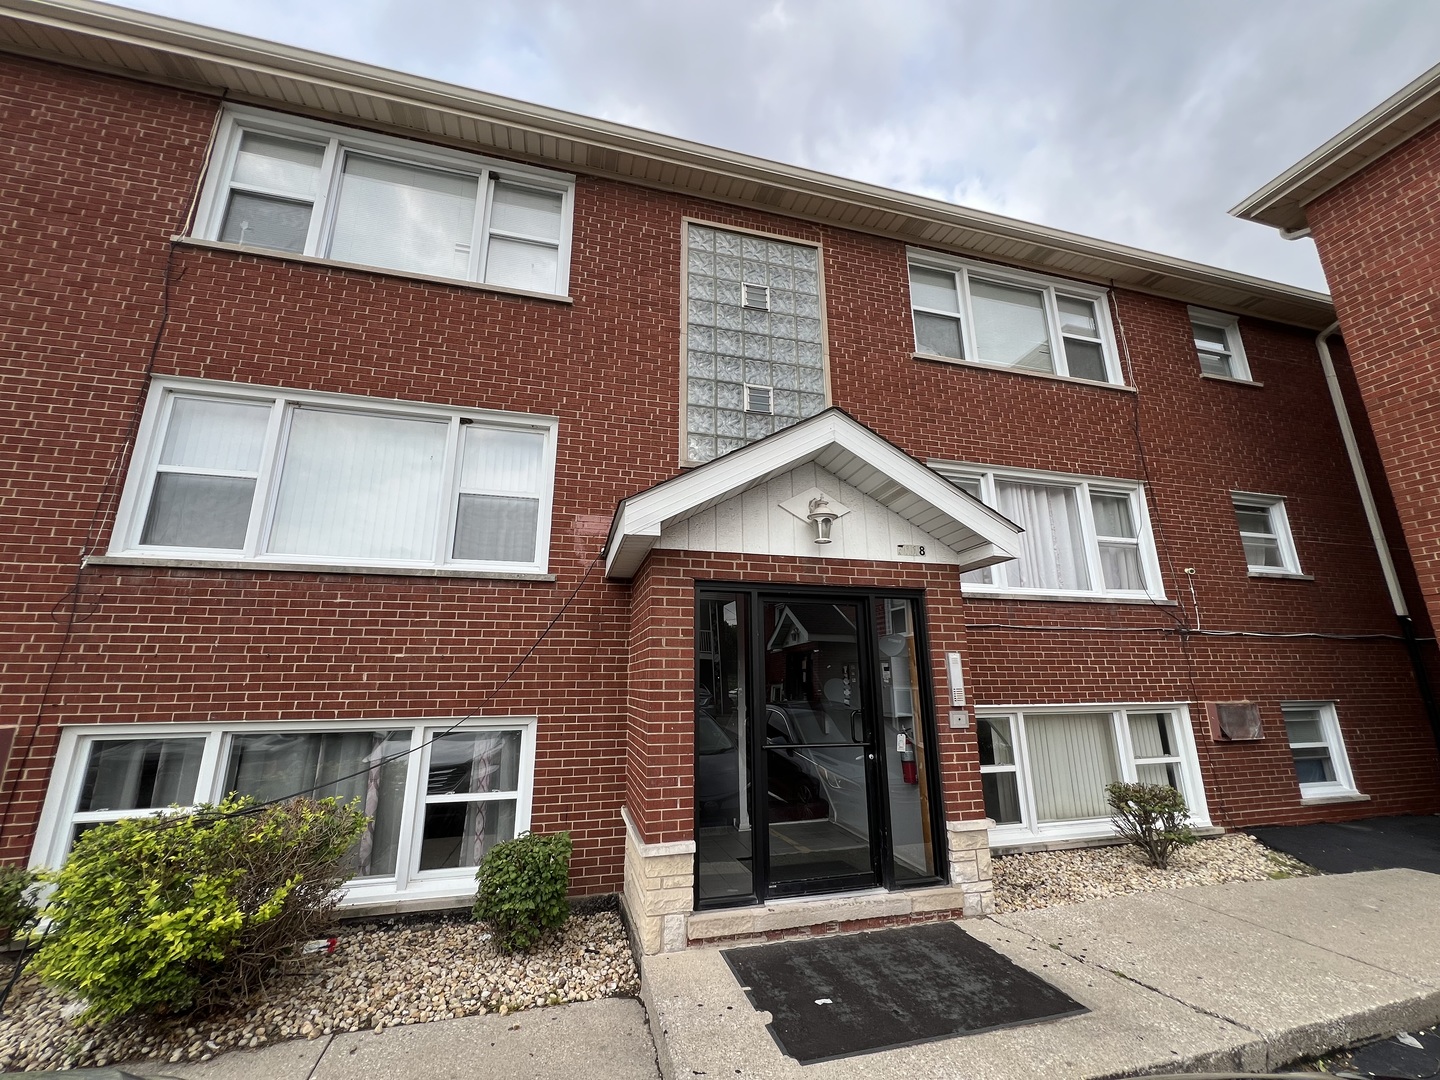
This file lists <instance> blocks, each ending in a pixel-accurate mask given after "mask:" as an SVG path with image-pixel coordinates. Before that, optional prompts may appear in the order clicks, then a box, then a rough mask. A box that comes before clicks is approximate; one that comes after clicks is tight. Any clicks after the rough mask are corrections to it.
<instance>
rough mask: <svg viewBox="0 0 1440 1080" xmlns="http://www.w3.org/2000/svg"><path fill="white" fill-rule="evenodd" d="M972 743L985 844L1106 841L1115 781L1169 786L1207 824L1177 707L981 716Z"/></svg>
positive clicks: (1183, 715)
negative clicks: (987, 833)
mask: <svg viewBox="0 0 1440 1080" xmlns="http://www.w3.org/2000/svg"><path fill="white" fill-rule="evenodd" d="M976 736H977V740H978V743H979V749H980V783H981V789H982V791H983V792H984V796H985V813H986V816H987V817H989V818H990V819H991V820H992V821H994V822H995V825H994V827H993V828H992V829H991V843H992V844H993V845H999V846H1004V845H1006V844H1019V843H1026V842H1031V841H1035V840H1046V839H1081V838H1086V837H1101V836H1109V835H1112V834H1113V833H1114V827H1113V826H1112V825H1111V823H1110V808H1109V805H1108V804H1107V802H1106V793H1105V788H1106V786H1107V785H1109V784H1112V783H1115V782H1116V781H1127V782H1130V783H1137V782H1138V783H1146V784H1164V785H1167V786H1169V787H1173V788H1175V789H1176V790H1177V791H1179V792H1180V794H1181V795H1183V796H1184V797H1185V801H1186V803H1187V805H1188V806H1189V808H1190V817H1191V821H1192V823H1195V824H1198V825H1207V824H1208V823H1209V819H1208V817H1207V810H1206V806H1205V793H1204V790H1203V788H1202V786H1201V781H1200V773H1199V766H1198V762H1197V759H1196V754H1195V743H1194V738H1193V736H1192V735H1191V732H1190V722H1189V716H1188V712H1187V710H1186V709H1185V707H1184V706H1179V705H1175V706H1157V705H1138V706H1074V707H1070V708H1024V707H1021V708H1014V709H998V710H994V711H990V710H983V711H978V715H977V717H976Z"/></svg>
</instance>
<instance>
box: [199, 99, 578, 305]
mask: <svg viewBox="0 0 1440 1080" xmlns="http://www.w3.org/2000/svg"><path fill="white" fill-rule="evenodd" d="M247 131H252V132H255V133H257V134H263V135H277V136H281V137H284V138H289V139H295V140H299V141H303V142H308V143H311V144H314V145H316V146H319V145H320V144H323V149H324V157H323V160H322V162H321V165H320V175H319V179H318V182H317V190H316V194H315V203H314V209H313V210H312V211H311V215H310V231H309V233H308V235H307V237H306V240H305V248H304V251H303V252H298V253H297V252H286V251H276V250H274V249H271V248H261V247H243V250H250V251H263V252H266V253H267V254H271V255H276V256H279V257H281V258H287V257H290V258H293V257H297V256H298V257H303V258H306V259H319V260H321V261H324V262H331V263H334V264H335V265H337V266H350V265H358V264H352V263H346V262H341V261H339V260H336V259H331V258H330V257H329V255H328V254H327V253H328V251H329V246H330V237H331V233H332V232H333V229H334V223H335V212H336V209H337V207H338V201H339V200H338V193H339V190H340V180H341V178H342V174H343V169H344V160H345V154H346V153H347V152H349V151H358V152H360V153H363V154H366V155H368V156H375V157H382V158H386V159H389V160H391V161H394V162H397V163H399V164H404V165H420V166H427V167H431V168H438V169H444V170H447V171H450V172H458V173H463V174H465V175H467V176H471V177H474V178H475V179H476V180H477V182H478V185H479V188H478V190H479V193H480V194H479V198H478V200H477V203H476V208H475V230H474V233H473V238H472V242H471V250H470V270H469V273H468V274H467V276H466V277H464V278H453V279H452V278H445V277H439V276H437V275H432V274H424V273H416V272H414V271H410V270H405V269H402V268H396V267H387V266H380V265H366V266H365V268H366V269H371V270H379V271H381V272H384V273H387V274H395V275H398V276H400V277H414V278H421V279H426V278H433V279H436V280H455V281H463V282H466V283H470V284H474V285H483V286H485V287H487V288H493V289H497V290H501V291H507V292H518V293H521V294H528V295H534V296H558V297H562V298H564V297H567V296H568V293H569V282H570V254H571V242H572V235H573V224H574V217H575V177H574V176H573V175H571V174H568V173H558V172H551V171H550V170H548V169H537V168H533V167H531V166H528V165H517V164H514V163H511V162H502V161H495V160H493V159H490V158H485V157H480V156H479V155H476V154H470V153H465V152H463V151H460V150H450V149H447V148H445V147H441V146H433V145H428V144H425V143H420V142H415V141H414V140H411V139H400V138H395V137H392V136H388V135H377V134H374V133H372V132H367V131H359V130H356V129H355V128H348V127H341V126H339V125H336V124H327V123H323V122H321V121H319V120H307V119H303V118H301V117H295V116H287V115H285V114H283V113H276V112H271V111H269V110H266V109H256V108H249V107H246V106H240V105H231V106H227V107H226V109H225V113H224V116H223V117H222V119H221V122H220V127H219V130H218V132H217V134H216V140H215V148H214V153H213V154H212V155H211V160H210V166H209V169H208V171H207V172H206V175H205V182H204V185H203V187H202V189H201V193H200V200H199V202H198V204H197V207H196V213H195V222H194V227H193V230H192V235H193V236H195V237H196V238H197V239H200V240H206V241H209V242H211V243H217V244H219V243H224V244H225V245H226V246H227V247H229V246H232V245H230V244H229V243H228V242H226V241H222V240H221V239H220V232H221V228H222V227H223V224H224V218H225V211H226V208H227V207H228V205H229V194H230V187H231V174H232V173H233V172H234V166H235V158H236V154H237V153H238V152H239V149H240V141H241V139H242V138H243V137H244V135H245V132H247ZM497 180H498V181H501V182H509V183H513V184H516V185H517V186H520V187H528V188H533V189H535V190H539V191H546V192H550V193H552V194H558V195H560V196H561V205H560V242H559V245H558V251H557V264H556V269H555V286H556V288H555V292H553V293H543V292H541V293H537V292H533V291H532V290H528V289H522V288H518V287H516V286H512V285H504V284H491V283H489V282H487V281H486V280H485V267H484V260H485V258H486V254H487V252H488V250H489V243H488V240H489V236H490V208H491V202H492V197H493V194H494V190H495V182H496V181H497ZM499 235H508V234H499ZM233 246H235V247H237V248H242V245H238V244H237V245H233Z"/></svg>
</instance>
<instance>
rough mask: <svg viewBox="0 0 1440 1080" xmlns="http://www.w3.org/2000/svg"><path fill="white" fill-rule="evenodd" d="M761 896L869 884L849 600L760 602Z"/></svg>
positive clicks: (872, 876)
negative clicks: (762, 722) (764, 866)
mask: <svg viewBox="0 0 1440 1080" xmlns="http://www.w3.org/2000/svg"><path fill="white" fill-rule="evenodd" d="M762 607H763V618H762V620H761V628H762V633H763V635H764V640H765V651H764V665H765V666H764V670H765V699H766V705H765V759H764V776H765V794H766V804H765V809H766V824H767V831H766V841H767V843H766V848H767V854H768V859H767V871H768V872H767V875H766V876H767V881H768V883H769V886H770V888H769V891H770V892H771V893H782V892H792V891H807V892H813V891H817V890H818V889H820V888H821V887H831V888H853V887H858V886H863V885H874V884H876V883H877V881H878V873H877V867H876V858H875V852H874V848H873V845H872V844H871V834H872V829H871V806H870V796H869V791H870V771H871V766H872V763H873V762H874V760H875V754H874V751H873V748H872V747H871V738H872V735H873V732H872V731H871V730H870V718H869V716H868V715H867V705H868V701H867V699H868V697H869V695H868V694H867V693H866V691H865V685H864V678H863V676H862V674H861V661H860V634H861V632H862V622H861V612H862V611H863V608H862V607H861V606H860V605H859V604H858V603H843V604H831V603H807V602H797V601H788V600H787V601H775V600H767V601H764V602H763V605H762Z"/></svg>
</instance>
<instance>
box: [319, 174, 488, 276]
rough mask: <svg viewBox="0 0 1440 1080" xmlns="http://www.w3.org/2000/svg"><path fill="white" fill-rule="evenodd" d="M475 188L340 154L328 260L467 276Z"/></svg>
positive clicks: (469, 182) (473, 182)
mask: <svg viewBox="0 0 1440 1080" xmlns="http://www.w3.org/2000/svg"><path fill="white" fill-rule="evenodd" d="M478 195H479V181H478V180H477V179H476V178H475V177H473V176H463V175H461V174H459V173H452V172H444V171H442V170H440V169H427V168H422V167H421V166H418V165H403V164H400V163H399V162H395V161H386V160H384V159H381V158H372V157H365V156H364V155H361V154H348V155H346V158H345V172H344V178H343V179H342V180H341V184H340V204H339V209H338V210H337V211H336V214H335V227H334V233H333V235H332V236H331V239H330V257H331V258H332V259H339V260H341V261H343V262H354V263H366V264H369V265H371V266H388V267H392V268H394V269H396V270H412V271H414V272H416V273H421V274H435V275H437V276H440V277H460V278H463V277H468V276H469V269H470V244H471V237H472V234H473V232H474V229H475V204H476V200H477V198H478Z"/></svg>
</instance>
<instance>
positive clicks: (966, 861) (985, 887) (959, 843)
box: [945, 818, 995, 916]
mask: <svg viewBox="0 0 1440 1080" xmlns="http://www.w3.org/2000/svg"><path fill="white" fill-rule="evenodd" d="M992 824H993V822H991V821H990V819H989V818H981V819H979V820H978V821H947V822H946V823H945V839H946V845H947V849H948V851H949V855H950V883H951V885H952V887H954V888H957V889H959V890H960V891H961V892H962V893H963V894H964V897H965V902H964V905H963V910H964V912H965V914H966V915H967V916H977V915H989V914H990V913H991V912H993V911H994V910H995V887H994V885H992V884H991V881H990V826H991V825H992Z"/></svg>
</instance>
